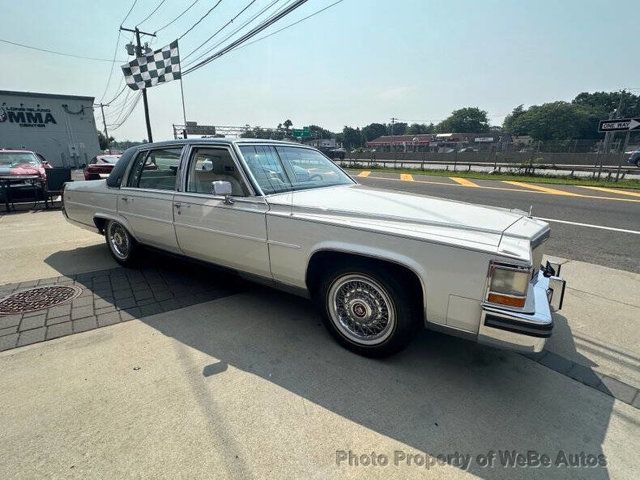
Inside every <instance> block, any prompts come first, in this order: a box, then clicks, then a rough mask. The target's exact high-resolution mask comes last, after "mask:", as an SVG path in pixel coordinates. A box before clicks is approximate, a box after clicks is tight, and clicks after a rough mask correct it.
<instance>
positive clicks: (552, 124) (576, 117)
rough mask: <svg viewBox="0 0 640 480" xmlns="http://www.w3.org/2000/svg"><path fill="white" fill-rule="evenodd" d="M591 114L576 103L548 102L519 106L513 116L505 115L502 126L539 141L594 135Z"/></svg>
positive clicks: (592, 136)
mask: <svg viewBox="0 0 640 480" xmlns="http://www.w3.org/2000/svg"><path fill="white" fill-rule="evenodd" d="M516 110H518V109H516ZM593 118H594V117H593V113H592V112H590V111H589V110H588V109H586V108H584V107H582V106H580V105H575V104H573V103H568V102H552V103H544V104H542V105H533V106H532V107H530V108H529V109H528V110H523V109H520V110H518V112H517V114H516V115H515V116H514V115H513V113H512V114H511V115H510V116H509V118H508V120H507V119H505V129H506V130H507V131H509V133H513V134H515V135H530V136H531V137H532V138H533V139H534V140H539V141H548V140H554V141H559V140H573V139H587V138H595V135H596V131H595V130H594V127H593Z"/></svg>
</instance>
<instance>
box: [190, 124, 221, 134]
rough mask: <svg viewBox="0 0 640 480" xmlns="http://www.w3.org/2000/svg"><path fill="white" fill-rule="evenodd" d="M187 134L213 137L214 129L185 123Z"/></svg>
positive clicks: (211, 126)
mask: <svg viewBox="0 0 640 480" xmlns="http://www.w3.org/2000/svg"><path fill="white" fill-rule="evenodd" d="M193 123H195V122H193ZM187 133H188V134H191V135H215V134H216V127H214V126H213V125H197V124H196V125H192V124H191V122H187Z"/></svg>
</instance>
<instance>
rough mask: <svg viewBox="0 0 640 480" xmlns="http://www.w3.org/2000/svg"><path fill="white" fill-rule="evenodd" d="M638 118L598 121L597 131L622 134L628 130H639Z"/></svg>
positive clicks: (639, 119)
mask: <svg viewBox="0 0 640 480" xmlns="http://www.w3.org/2000/svg"><path fill="white" fill-rule="evenodd" d="M639 127H640V118H618V119H617V120H600V126H599V127H598V131H600V132H622V131H626V132H628V131H629V130H640V128H639Z"/></svg>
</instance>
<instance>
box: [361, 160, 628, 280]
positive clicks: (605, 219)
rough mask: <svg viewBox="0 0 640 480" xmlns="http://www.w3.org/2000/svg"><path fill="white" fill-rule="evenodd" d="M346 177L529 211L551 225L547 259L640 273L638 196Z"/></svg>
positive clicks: (375, 175) (421, 178)
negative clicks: (591, 264) (561, 258)
mask: <svg viewBox="0 0 640 480" xmlns="http://www.w3.org/2000/svg"><path fill="white" fill-rule="evenodd" d="M363 172H364V173H363ZM350 173H351V174H352V175H354V177H355V178H356V179H357V180H358V182H360V183H362V184H364V185H369V186H373V187H378V188H385V189H393V190H402V191H407V192H412V193H418V194H422V195H433V196H436V197H442V198H449V199H453V200H460V201H464V202H470V203H475V204H484V205H492V206H497V207H506V208H519V209H521V210H525V211H529V209H530V208H532V212H533V215H534V216H535V217H539V218H543V219H545V220H547V221H549V223H550V224H551V227H552V232H553V233H552V236H551V239H550V240H549V242H548V244H547V253H548V254H550V255H554V256H558V257H564V258H572V259H574V260H581V261H584V262H589V263H595V264H598V265H604V266H608V267H612V268H616V269H621V270H627V271H630V272H636V273H637V272H640V191H632V190H619V189H604V190H595V189H592V188H586V187H578V186H568V185H549V184H545V185H542V184H540V185H534V184H529V183H521V182H511V183H507V182H501V181H493V180H467V179H457V180H456V179H455V178H456V177H454V178H449V177H433V176H426V175H415V174H414V175H406V174H405V175H400V174H395V173H387V172H376V171H373V172H371V171H366V170H365V171H363V170H352V171H351V172H350ZM564 222H569V223H564Z"/></svg>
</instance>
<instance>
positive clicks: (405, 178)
mask: <svg viewBox="0 0 640 480" xmlns="http://www.w3.org/2000/svg"><path fill="white" fill-rule="evenodd" d="M400 180H402V181H403V182H413V175H411V174H410V173H401V174H400Z"/></svg>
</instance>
